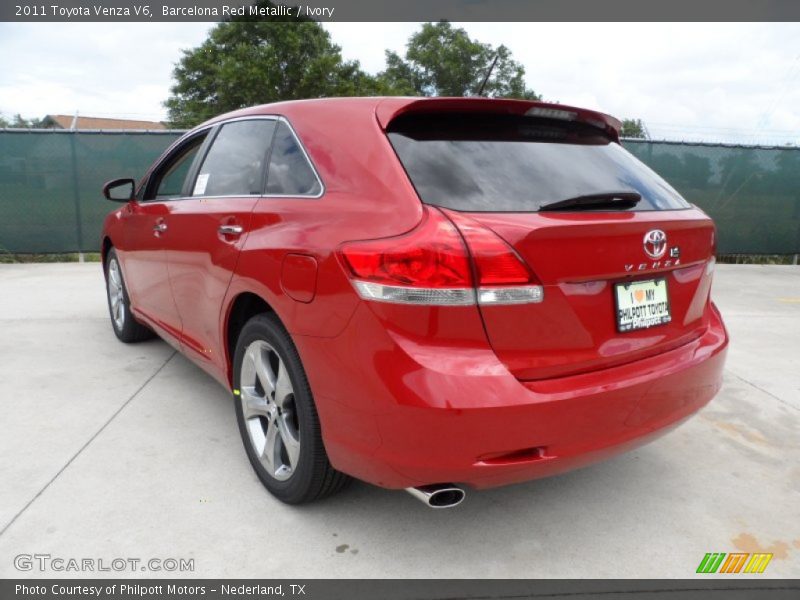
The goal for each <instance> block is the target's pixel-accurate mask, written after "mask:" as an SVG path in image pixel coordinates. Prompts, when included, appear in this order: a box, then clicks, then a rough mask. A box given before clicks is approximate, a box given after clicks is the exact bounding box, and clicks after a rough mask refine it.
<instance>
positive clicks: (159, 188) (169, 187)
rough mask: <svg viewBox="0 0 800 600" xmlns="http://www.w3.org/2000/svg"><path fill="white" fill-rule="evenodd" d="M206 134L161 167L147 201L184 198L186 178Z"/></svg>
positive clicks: (183, 147)
mask: <svg viewBox="0 0 800 600" xmlns="http://www.w3.org/2000/svg"><path fill="white" fill-rule="evenodd" d="M205 137H206V134H205V133H204V134H202V135H198V136H197V137H195V138H193V139H192V140H190V141H189V142H187V143H186V144H185V145H184V146H182V147H181V148H179V149H178V150H177V151H176V152H175V153H174V154H173V155H172V156H171V157H169V158H168V159H167V161H166V162H165V163H164V164H163V165H162V166H161V167H159V169H158V170H157V171H156V173H155V174H154V176H153V181H152V183H151V184H150V185H149V186H148V193H147V195H146V197H145V200H169V199H171V198H180V197H181V196H183V186H184V183H185V182H186V176H187V175H188V174H189V169H190V168H191V166H192V162H194V159H195V157H196V156H197V152H198V151H199V150H200V146H202V144H203V140H205Z"/></svg>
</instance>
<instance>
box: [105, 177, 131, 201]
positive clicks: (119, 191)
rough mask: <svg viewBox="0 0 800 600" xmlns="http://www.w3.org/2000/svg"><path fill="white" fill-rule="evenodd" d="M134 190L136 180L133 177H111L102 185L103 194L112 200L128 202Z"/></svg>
mask: <svg viewBox="0 0 800 600" xmlns="http://www.w3.org/2000/svg"><path fill="white" fill-rule="evenodd" d="M135 190H136V182H135V181H134V180H133V179H129V178H123V179H113V180H111V181H109V182H107V183H106V184H105V185H104V186H103V196H105V197H106V199H107V200H111V201H112V202H130V201H131V200H133V198H134V192H135Z"/></svg>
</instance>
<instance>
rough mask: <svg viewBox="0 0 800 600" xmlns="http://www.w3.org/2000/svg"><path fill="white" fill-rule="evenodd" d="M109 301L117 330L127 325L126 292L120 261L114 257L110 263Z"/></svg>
mask: <svg viewBox="0 0 800 600" xmlns="http://www.w3.org/2000/svg"><path fill="white" fill-rule="evenodd" d="M107 287H108V301H109V302H110V304H111V318H112V319H113V320H114V326H115V327H116V328H117V331H122V328H123V327H124V326H125V292H124V290H123V286H122V274H121V273H120V270H119V263H118V262H117V259H116V258H112V259H111V260H110V261H109V263H108V284H107Z"/></svg>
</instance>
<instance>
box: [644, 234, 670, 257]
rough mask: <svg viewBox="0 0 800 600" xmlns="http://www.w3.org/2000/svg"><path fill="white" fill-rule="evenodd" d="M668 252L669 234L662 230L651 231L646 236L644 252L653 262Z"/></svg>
mask: <svg viewBox="0 0 800 600" xmlns="http://www.w3.org/2000/svg"><path fill="white" fill-rule="evenodd" d="M666 251H667V234H666V233H664V232H663V231H661V230H660V229H651V230H650V231H648V232H647V233H645V234H644V252H645V254H647V256H649V257H650V258H652V259H653V260H658V259H659V258H661V257H662V256H664V253H665V252H666Z"/></svg>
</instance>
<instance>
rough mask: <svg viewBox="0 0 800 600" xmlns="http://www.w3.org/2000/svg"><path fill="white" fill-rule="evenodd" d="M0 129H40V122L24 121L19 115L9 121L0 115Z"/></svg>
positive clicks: (38, 120) (37, 120) (35, 120)
mask: <svg viewBox="0 0 800 600" xmlns="http://www.w3.org/2000/svg"><path fill="white" fill-rule="evenodd" d="M0 127H9V128H13V129H34V128H37V127H42V120H41V119H26V118H24V117H23V116H22V115H20V114H19V113H17V114H16V115H14V117H13V118H12V119H11V120H10V121H9V120H8V119H6V118H5V117H3V116H2V115H0Z"/></svg>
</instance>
